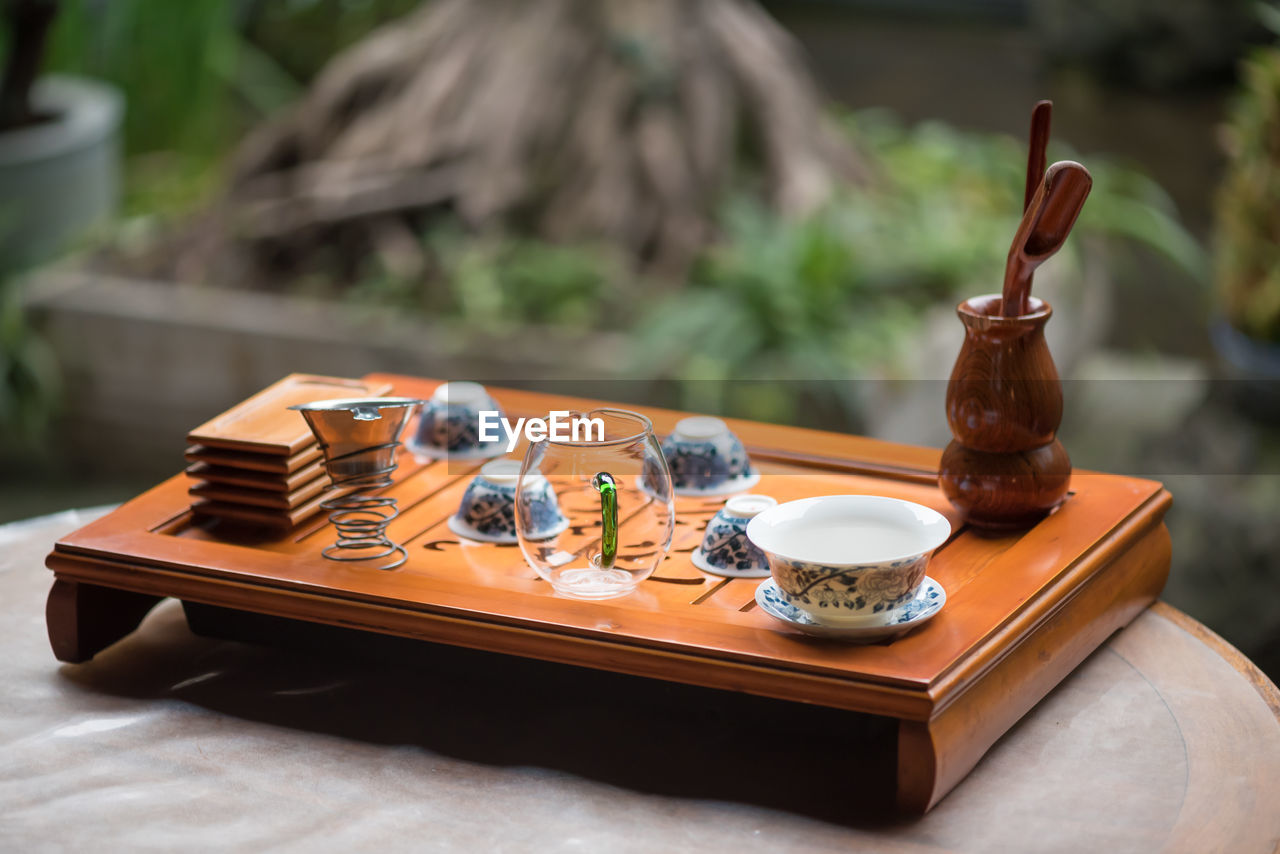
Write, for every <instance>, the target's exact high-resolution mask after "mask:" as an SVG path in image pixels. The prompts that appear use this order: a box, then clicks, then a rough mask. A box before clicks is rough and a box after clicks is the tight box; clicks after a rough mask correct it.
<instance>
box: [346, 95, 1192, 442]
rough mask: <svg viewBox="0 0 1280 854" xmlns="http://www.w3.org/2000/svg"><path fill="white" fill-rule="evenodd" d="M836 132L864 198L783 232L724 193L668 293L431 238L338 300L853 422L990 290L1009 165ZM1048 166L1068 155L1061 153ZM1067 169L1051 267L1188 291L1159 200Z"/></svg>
mask: <svg viewBox="0 0 1280 854" xmlns="http://www.w3.org/2000/svg"><path fill="white" fill-rule="evenodd" d="M845 124H846V126H847V128H848V132H849V134H850V135H851V137H852V138H853V139H854V140H855V141H856V144H857V145H858V146H859V147H860V148H861V149H862V150H863V151H864V153H865V154H866V156H867V157H868V159H869V161H870V162H871V163H872V164H873V171H874V172H875V173H876V175H877V178H876V180H875V181H874V182H873V183H872V184H871V185H869V186H865V187H858V188H850V189H848V190H846V191H844V192H842V193H841V194H840V195H839V196H837V197H835V198H833V199H832V200H831V201H830V202H829V203H828V204H827V205H826V206H825V207H823V208H822V209H820V210H818V211H816V212H814V213H813V214H812V215H810V216H807V217H804V218H800V219H793V218H787V217H783V216H779V215H777V214H775V213H773V212H772V211H771V210H770V208H769V207H768V206H767V205H765V204H764V203H763V202H762V201H760V200H758V199H755V198H754V197H751V196H747V195H745V194H742V193H738V194H735V195H733V196H731V197H730V198H728V199H727V200H726V201H725V203H724V205H723V207H722V209H721V211H720V212H719V215H718V217H717V219H718V226H719V232H720V234H719V239H718V240H717V241H715V242H714V243H713V244H712V245H711V246H710V247H709V248H708V249H706V250H705V251H704V252H703V253H702V255H701V257H699V258H698V259H697V261H696V263H695V264H694V265H693V268H692V270H691V271H690V274H689V276H688V277H687V280H686V281H684V282H675V283H672V282H666V283H662V282H652V281H645V280H643V279H640V278H637V277H636V276H635V275H634V274H632V273H629V272H628V269H627V267H626V265H625V264H624V263H623V262H622V260H621V259H620V258H618V257H617V256H616V255H612V254H611V253H610V252H609V251H608V250H606V249H605V248H603V247H600V246H555V245H550V244H546V243H543V242H540V241H536V240H530V239H527V238H519V239H516V238H509V237H506V238H504V237H498V236H493V235H469V234H467V233H466V232H464V231H463V230H461V229H459V228H458V227H457V226H456V225H454V224H445V225H436V226H434V227H432V228H430V229H428V231H427V232H426V234H425V237H424V239H423V251H424V255H425V257H427V258H429V259H430V263H431V265H432V267H433V269H431V270H430V271H428V272H427V274H426V275H425V276H422V275H415V276H413V277H409V278H405V277H397V276H395V275H392V274H390V273H388V272H387V271H385V270H383V269H381V268H379V267H377V265H376V264H375V265H373V266H372V268H371V270H370V271H369V274H368V275H366V276H364V277H363V278H362V279H361V281H359V282H358V283H357V284H356V285H355V286H354V287H353V288H352V289H350V290H349V291H348V292H347V296H348V298H349V299H352V300H354V301H356V302H358V303H364V304H367V303H369V302H373V303H381V304H384V305H392V306H395V307H398V308H409V309H413V310H417V311H422V312H424V313H426V314H428V315H431V316H435V317H448V318H451V319H452V320H453V322H455V323H459V324H461V325H462V326H464V327H468V328H473V329H479V330H485V331H489V332H500V333H509V332H514V331H516V330H517V329H518V328H519V327H520V326H521V325H523V324H531V323H537V324H549V325H553V326H554V325H560V326H572V327H575V329H576V330H582V329H591V328H598V329H607V330H612V331H628V332H631V333H633V334H632V336H631V338H632V341H633V351H632V353H630V354H620V356H619V357H620V358H628V359H629V360H630V366H631V369H632V372H633V373H635V375H637V376H643V377H645V378H648V379H660V380H667V381H670V382H671V383H672V384H674V387H675V389H676V394H677V399H676V400H674V401H673V404H674V405H679V406H683V407H686V408H692V409H696V410H699V411H709V412H732V413H733V414H735V415H742V416H745V417H751V418H759V419H763V420H791V419H794V417H795V416H796V414H797V411H798V408H799V407H801V406H805V407H811V406H814V405H822V406H826V407H828V408H830V407H834V411H828V412H827V413H825V417H828V418H829V419H833V420H834V419H843V421H844V423H856V419H857V417H858V413H859V410H860V407H861V401H859V400H858V399H857V396H856V395H857V389H856V386H857V384H855V383H849V382H845V381H846V380H848V379H849V378H850V377H855V376H860V375H861V376H865V375H866V374H867V373H869V372H871V371H873V370H881V371H885V372H887V375H892V371H893V369H894V362H895V357H897V356H898V355H900V354H901V352H902V348H903V346H904V345H905V343H906V342H909V341H910V340H911V339H910V334H911V333H912V332H914V331H916V330H917V329H918V322H919V319H920V317H921V316H922V315H923V314H924V312H925V309H926V308H928V307H929V306H931V305H935V304H937V303H938V302H940V301H941V302H952V301H956V300H958V299H959V298H962V297H963V296H967V295H971V294H976V293H989V292H993V291H998V290H999V289H1000V283H1001V281H1002V280H1003V269H1004V262H1005V256H1006V254H1007V253H1008V247H1009V242H1010V241H1011V240H1012V237H1013V234H1014V232H1015V231H1016V229H1017V224H1018V220H1019V218H1020V216H1021V213H1022V195H1023V181H1024V169H1025V166H1024V164H1025V162H1026V152H1025V149H1024V148H1023V147H1022V144H1021V143H1020V142H1019V141H1017V140H1014V139H1012V138H1010V137H1005V136H995V135H985V134H977V133H971V132H965V131H960V130H957V129H955V128H953V127H950V126H948V125H945V124H941V123H937V122H925V123H922V124H919V125H916V126H906V125H904V124H902V123H901V122H900V121H898V120H897V119H896V118H894V117H893V115H892V114H889V113H887V112H883V111H870V110H869V111H860V112H857V113H854V114H852V115H850V116H848V117H846V121H845ZM1050 154H1051V155H1052V156H1053V158H1054V159H1061V158H1066V157H1071V156H1073V154H1072V152H1071V151H1069V150H1067V149H1065V148H1063V147H1058V148H1055V149H1053V150H1051V152H1050ZM1084 159H1085V161H1086V162H1087V163H1088V165H1089V167H1090V169H1091V171H1092V173H1093V175H1094V188H1093V191H1092V193H1091V195H1090V197H1089V200H1088V202H1087V203H1086V205H1085V208H1084V212H1083V213H1082V215H1081V217H1080V220H1079V222H1078V224H1077V227H1076V234H1075V235H1074V236H1073V237H1072V239H1070V240H1069V241H1068V242H1067V245H1066V248H1065V249H1064V250H1063V252H1062V253H1060V255H1059V257H1058V258H1056V259H1055V260H1054V261H1053V263H1054V265H1055V266H1059V267H1061V266H1064V265H1065V266H1068V267H1069V268H1070V267H1074V268H1075V269H1077V270H1079V269H1081V267H1082V264H1083V260H1082V256H1083V254H1084V252H1086V251H1087V248H1086V247H1087V244H1089V243H1090V242H1096V241H1097V240H1098V239H1106V240H1107V242H1108V248H1109V249H1110V250H1111V251H1113V252H1118V251H1122V250H1123V248H1124V247H1125V246H1129V245H1138V246H1141V247H1144V248H1145V249H1148V250H1154V251H1155V252H1156V253H1158V254H1159V255H1160V256H1162V257H1164V258H1165V259H1166V260H1167V261H1168V263H1169V264H1170V265H1171V266H1172V267H1173V268H1176V269H1178V270H1180V271H1182V272H1183V273H1185V274H1187V275H1189V276H1191V277H1193V278H1195V279H1196V280H1202V279H1203V276H1204V274H1205V267H1206V259H1205V255H1204V252H1203V250H1202V249H1201V247H1200V245H1199V244H1198V242H1197V241H1196V240H1195V238H1194V237H1192V236H1191V235H1190V234H1189V233H1188V232H1187V231H1186V230H1185V229H1184V228H1183V227H1182V225H1181V224H1180V223H1179V220H1178V217H1177V213H1176V211H1175V209H1174V205H1173V203H1172V201H1171V200H1170V199H1169V197H1168V196H1167V195H1166V194H1165V193H1164V191H1163V190H1162V189H1161V188H1160V187H1159V185H1157V184H1156V183H1155V182H1153V181H1151V180H1150V179H1149V178H1147V177H1145V176H1144V175H1142V174H1141V173H1140V172H1137V171H1135V170H1133V169H1130V168H1126V167H1124V166H1121V165H1118V164H1115V163H1112V162H1109V161H1107V160H1105V159H1104V158H1099V157H1093V156H1090V157H1087V158H1084ZM424 279H425V285H424ZM724 381H730V382H724ZM832 381H836V382H832ZM832 390H836V392H837V394H836V395H835V397H837V398H839V399H838V400H833V399H832V398H833V395H832Z"/></svg>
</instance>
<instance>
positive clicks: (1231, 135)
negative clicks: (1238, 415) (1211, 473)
mask: <svg viewBox="0 0 1280 854" xmlns="http://www.w3.org/2000/svg"><path fill="white" fill-rule="evenodd" d="M1269 17H1270V18H1272V20H1269V21H1268V23H1269V25H1271V26H1272V28H1273V29H1275V30H1276V31H1277V33H1280V11H1276V12H1275V14H1274V15H1271V16H1269ZM1243 78H1244V79H1243V88H1242V90H1241V92H1240V94H1239V96H1238V97H1237V99H1236V102H1235V104H1234V105H1233V108H1232V111H1231V115H1230V119H1229V122H1228V125H1227V128H1226V130H1227V133H1226V143H1227V146H1228V156H1229V164H1228V169H1227V175H1226V178H1225V179H1224V181H1223V184H1222V187H1221V189H1220V191H1219V195H1218V200H1217V218H1216V219H1217V222H1216V229H1217V233H1216V245H1215V264H1216V284H1217V287H1218V293H1219V296H1220V299H1221V303H1222V309H1223V312H1224V316H1223V317H1221V318H1219V319H1218V320H1217V321H1215V323H1214V327H1213V340H1214V344H1215V346H1216V348H1217V351H1218V354H1219V357H1220V359H1221V362H1222V366H1223V368H1224V373H1225V374H1226V376H1227V377H1228V379H1231V380H1233V381H1234V382H1233V387H1234V389H1235V390H1236V391H1237V392H1238V394H1237V395H1236V397H1237V398H1238V400H1239V401H1240V403H1241V404H1242V405H1243V408H1244V409H1246V410H1247V411H1248V412H1250V413H1252V414H1255V415H1260V416H1262V417H1264V418H1266V419H1268V420H1280V204H1277V199H1280V146H1277V144H1276V141H1277V140H1278V139H1280V46H1277V45H1271V46H1268V47H1265V48H1262V49H1260V50H1258V51H1257V52H1256V53H1254V54H1253V55H1252V56H1251V57H1250V58H1249V59H1248V60H1247V61H1246V62H1245V65H1244V67H1243Z"/></svg>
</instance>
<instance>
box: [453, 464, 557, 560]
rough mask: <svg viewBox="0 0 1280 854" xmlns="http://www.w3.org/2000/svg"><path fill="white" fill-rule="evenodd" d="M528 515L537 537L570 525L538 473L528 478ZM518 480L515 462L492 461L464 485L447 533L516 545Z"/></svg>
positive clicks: (551, 533) (518, 467) (550, 534)
mask: <svg viewBox="0 0 1280 854" xmlns="http://www.w3.org/2000/svg"><path fill="white" fill-rule="evenodd" d="M527 478H528V482H527V483H526V492H525V494H526V495H527V496H528V498H527V499H526V500H527V502H528V504H527V506H528V508H529V516H530V518H531V519H532V520H533V522H534V525H535V526H536V527H537V531H538V535H539V536H546V537H551V536H555V535H556V534H558V533H560V532H561V531H563V530H564V529H565V528H567V527H568V526H569V520H568V519H566V518H565V516H564V514H563V513H561V512H560V504H559V501H558V500H557V499H556V494H555V491H554V490H553V489H552V488H551V484H550V483H549V482H548V481H547V479H546V478H545V477H543V476H542V475H541V474H538V473H533V474H530V475H527ZM519 481H520V463H519V461H517V460H493V461H491V462H488V463H485V464H484V465H483V466H481V468H480V473H479V474H478V475H476V476H475V478H473V479H472V481H471V483H470V484H468V485H467V491H466V492H464V493H463V495H462V501H461V502H460V503H459V504H458V512H456V513H454V514H453V515H452V516H450V517H449V522H448V525H449V530H450V531H453V533H455V534H457V535H458V536H460V537H465V538H466V539H469V540H479V541H481V542H488V543H514V542H516V539H517V538H516V486H517V485H518V484H519Z"/></svg>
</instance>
